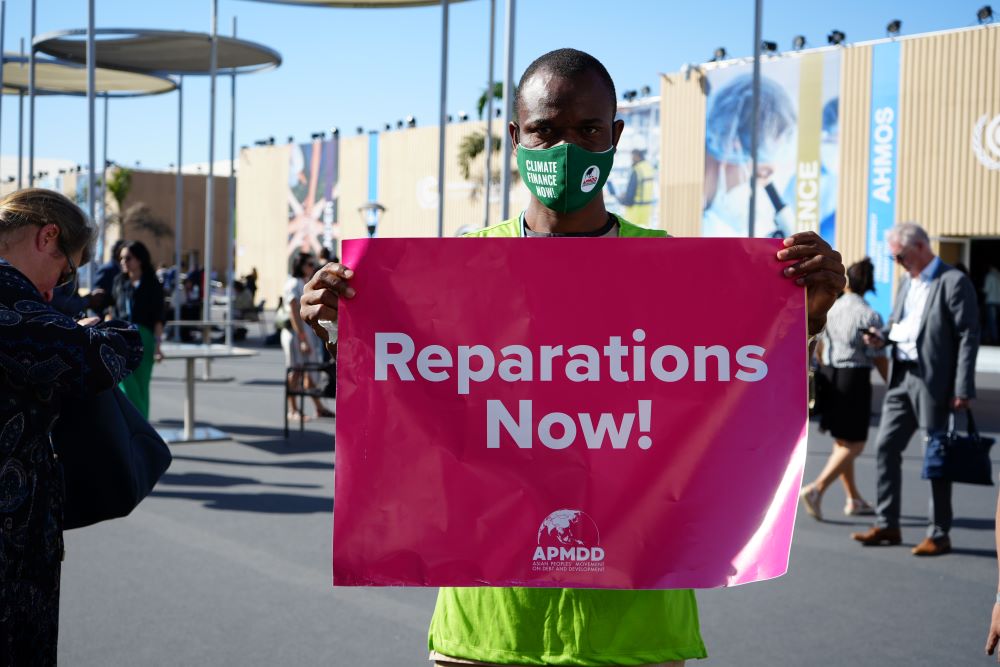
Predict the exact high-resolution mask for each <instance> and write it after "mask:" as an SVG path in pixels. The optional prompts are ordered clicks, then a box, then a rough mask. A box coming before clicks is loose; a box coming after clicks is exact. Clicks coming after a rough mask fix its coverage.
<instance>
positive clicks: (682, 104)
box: [660, 25, 1000, 273]
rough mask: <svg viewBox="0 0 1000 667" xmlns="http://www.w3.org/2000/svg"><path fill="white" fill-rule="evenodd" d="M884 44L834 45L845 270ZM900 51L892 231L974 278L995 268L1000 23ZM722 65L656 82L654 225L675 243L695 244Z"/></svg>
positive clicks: (859, 233)
mask: <svg viewBox="0 0 1000 667" xmlns="http://www.w3.org/2000/svg"><path fill="white" fill-rule="evenodd" d="M884 41H885V40H879V41H878V42H870V43H859V44H851V45H846V46H842V47H835V48H838V49H840V51H841V70H840V96H839V100H840V108H839V122H840V168H839V172H840V173H839V186H838V190H837V193H836V204H837V225H836V247H837V248H838V249H839V250H840V251H841V253H842V254H843V256H844V260H845V264H849V263H851V262H854V261H857V260H859V259H861V258H862V257H864V255H865V248H866V237H865V234H866V229H867V225H866V219H867V215H868V208H867V207H868V184H869V173H868V170H869V144H870V140H871V134H870V133H871V129H870V128H871V115H870V114H871V97H872V50H873V48H874V47H875V45H876V44H878V43H879V42H884ZM897 41H899V42H900V49H901V54H900V61H901V63H902V65H901V67H900V74H899V76H900V80H899V103H898V109H899V114H900V116H899V136H898V166H897V174H896V189H897V190H896V203H895V206H896V222H902V221H910V220H912V221H915V222H918V223H919V224H921V225H922V226H924V227H925V228H926V229H927V231H928V232H929V234H930V235H931V236H932V237H933V238H934V240H935V243H936V244H937V247H938V250H939V254H940V255H941V257H942V258H943V259H944V260H945V261H947V262H950V263H952V264H954V263H957V262H963V263H964V264H966V265H967V266H970V265H972V266H973V268H974V269H975V268H976V266H977V265H982V263H983V262H984V261H988V260H987V259H984V258H988V257H992V261H994V262H997V263H1000V148H998V143H1000V129H998V128H1000V25H986V26H977V27H973V28H967V29H960V30H951V31H945V32H939V33H927V34H922V35H913V36H905V37H899V38H897ZM824 50H829V49H824ZM806 53H809V52H808V51H803V52H796V53H788V54H781V55H779V56H776V57H777V58H795V57H799V56H801V55H804V54H806ZM726 64H727V63H706V64H704V65H702V66H700V67H695V68H691V69H690V70H688V71H685V72H678V73H672V74H664V75H661V95H660V99H661V118H663V119H664V121H663V128H662V150H661V155H662V156H663V161H662V165H661V169H660V174H661V176H660V178H661V191H662V192H663V193H664V194H663V197H662V199H661V202H660V206H661V208H660V219H661V220H663V221H665V222H664V226H665V227H666V228H667V229H668V230H669V231H670V232H671V233H673V234H675V235H679V236H697V235H699V234H700V230H701V222H702V210H703V207H704V206H705V203H704V200H703V181H704V174H705V140H706V101H707V88H708V86H707V85H706V80H707V79H706V76H707V73H708V72H710V71H711V70H712V69H713V68H716V67H724V66H726ZM991 119H992V120H991ZM984 129H985V130H986V135H987V136H985V137H983V134H984ZM990 130H992V131H993V134H992V136H991V135H990ZM991 151H992V152H991ZM975 272H976V271H974V273H975Z"/></svg>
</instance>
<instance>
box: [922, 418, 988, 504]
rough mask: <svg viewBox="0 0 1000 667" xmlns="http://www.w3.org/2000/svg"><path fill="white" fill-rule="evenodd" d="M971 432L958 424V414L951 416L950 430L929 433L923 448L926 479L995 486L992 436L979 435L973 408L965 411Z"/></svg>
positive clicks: (949, 420) (949, 419)
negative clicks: (962, 432) (961, 432)
mask: <svg viewBox="0 0 1000 667" xmlns="http://www.w3.org/2000/svg"><path fill="white" fill-rule="evenodd" d="M965 412H966V415H967V420H968V421H967V424H966V425H967V427H968V433H967V434H966V435H962V434H960V433H959V432H958V430H957V429H956V427H955V413H954V412H952V413H951V415H950V416H949V418H948V430H947V431H942V432H938V433H932V434H930V435H929V436H927V442H926V445H927V446H926V448H925V449H924V469H923V472H922V474H921V477H923V478H924V479H947V480H951V481H952V482H960V483H962V484H981V485H983V486H993V463H992V461H990V447H991V446H992V445H993V442H994V440H993V438H986V437H983V436H981V435H979V431H978V430H977V429H976V420H975V419H974V418H973V416H972V410H966V411H965Z"/></svg>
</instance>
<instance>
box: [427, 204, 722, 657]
mask: <svg viewBox="0 0 1000 667" xmlns="http://www.w3.org/2000/svg"><path fill="white" fill-rule="evenodd" d="M618 223H619V229H618V235H619V236H621V237H637V236H643V237H664V236H666V235H667V234H666V232H664V231H663V230H659V229H646V228H643V227H637V226H636V225H632V224H630V223H628V222H626V221H624V220H622V219H621V218H618ZM522 235H523V232H522V228H521V221H520V219H519V218H513V219H511V220H506V221H504V222H501V223H500V224H497V225H494V226H492V227H488V228H486V229H482V230H479V231H476V232H472V233H471V234H469V235H468V236H476V237H518V236H522ZM427 643H428V646H429V648H430V650H432V651H437V652H439V653H442V654H444V655H448V656H451V657H453V658H464V659H466V660H478V661H481V662H494V663H499V664H513V665H582V666H591V667H596V666H599V665H601V666H603V665H643V664H649V663H657V662H667V661H670V660H686V659H689V658H704V657H707V655H708V653H707V652H706V651H705V644H704V642H703V641H702V639H701V631H700V628H699V625H698V605H697V603H696V602H695V599H694V591H690V590H672V591H622V590H599V589H584V588H442V589H440V591H439V592H438V598H437V604H436V605H435V607H434V617H433V618H432V619H431V627H430V630H429V632H428V637H427Z"/></svg>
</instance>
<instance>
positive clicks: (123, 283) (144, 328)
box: [111, 241, 164, 419]
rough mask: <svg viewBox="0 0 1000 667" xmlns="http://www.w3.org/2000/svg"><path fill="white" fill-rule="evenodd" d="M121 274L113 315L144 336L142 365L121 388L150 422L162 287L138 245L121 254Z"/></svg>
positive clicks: (161, 319)
mask: <svg viewBox="0 0 1000 667" xmlns="http://www.w3.org/2000/svg"><path fill="white" fill-rule="evenodd" d="M118 258H119V260H120V261H121V267H122V272H121V273H119V274H118V275H117V276H115V282H114V284H113V285H112V287H111V295H112V315H113V317H114V318H115V319H118V320H122V321H124V322H130V323H132V324H134V325H135V326H136V328H137V329H139V335H140V336H142V347H143V350H144V352H143V355H142V363H141V364H139V367H138V368H137V369H135V372H134V373H132V374H131V375H129V376H128V378H126V379H125V381H123V382H122V384H121V389H122V391H123V392H125V395H126V396H128V398H129V400H130V401H132V405H134V406H135V407H136V409H138V410H139V412H140V413H142V416H143V417H145V418H146V419H149V383H150V381H151V380H152V379H153V364H154V363H155V362H156V361H159V360H160V358H162V355H161V354H160V341H161V340H163V323H164V317H163V286H162V285H161V284H160V281H159V279H158V278H157V277H156V269H154V268H153V262H152V260H151V259H150V257H149V250H147V249H146V246H145V245H143V244H142V243H140V242H139V241H128V242H126V243H125V245H123V246H122V247H121V249H120V250H119V251H118Z"/></svg>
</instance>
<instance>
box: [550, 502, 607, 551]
mask: <svg viewBox="0 0 1000 667" xmlns="http://www.w3.org/2000/svg"><path fill="white" fill-rule="evenodd" d="M600 542H601V536H600V533H599V532H598V530H597V524H596V523H594V520H593V519H591V518H590V517H589V516H587V515H586V514H585V513H583V512H581V511H580V510H570V509H562V510H556V511H555V512H553V513H552V514H549V515H548V516H547V517H545V520H544V521H542V525H541V526H539V528H538V544H539V545H540V546H543V547H548V546H554V547H582V546H592V545H596V544H600Z"/></svg>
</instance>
